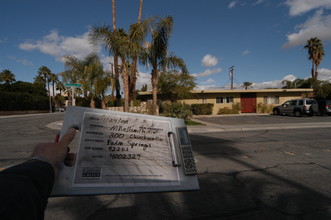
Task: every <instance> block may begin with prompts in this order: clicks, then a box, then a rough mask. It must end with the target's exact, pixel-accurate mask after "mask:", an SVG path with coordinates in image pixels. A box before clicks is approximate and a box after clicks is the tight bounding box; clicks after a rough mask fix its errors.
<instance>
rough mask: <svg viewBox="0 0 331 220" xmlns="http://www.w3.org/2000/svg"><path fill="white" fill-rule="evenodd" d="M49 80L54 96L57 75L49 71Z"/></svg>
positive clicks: (57, 80)
mask: <svg viewBox="0 0 331 220" xmlns="http://www.w3.org/2000/svg"><path fill="white" fill-rule="evenodd" d="M49 80H50V82H51V83H52V89H53V96H55V84H57V83H58V82H59V77H58V76H57V75H56V74H54V73H51V74H50V77H49Z"/></svg>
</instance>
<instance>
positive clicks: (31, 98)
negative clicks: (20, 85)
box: [0, 91, 49, 111]
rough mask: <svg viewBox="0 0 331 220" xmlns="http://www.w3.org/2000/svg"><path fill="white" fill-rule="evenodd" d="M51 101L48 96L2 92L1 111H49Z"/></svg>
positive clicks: (0, 94) (0, 92) (0, 97)
mask: <svg viewBox="0 0 331 220" xmlns="http://www.w3.org/2000/svg"><path fill="white" fill-rule="evenodd" d="M47 109H49V100H48V97H47V96H38V95H32V94H26V93H20V92H4V91H0V110H1V111H25V110H47Z"/></svg>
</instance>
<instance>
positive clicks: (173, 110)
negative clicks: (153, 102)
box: [162, 102, 192, 121]
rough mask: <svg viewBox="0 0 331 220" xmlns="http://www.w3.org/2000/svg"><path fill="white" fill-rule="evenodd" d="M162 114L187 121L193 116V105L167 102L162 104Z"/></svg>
mask: <svg viewBox="0 0 331 220" xmlns="http://www.w3.org/2000/svg"><path fill="white" fill-rule="evenodd" d="M162 107H163V108H162V109H163V112H162V115H164V116H166V117H173V118H182V119H184V120H185V121H187V120H188V119H189V118H190V117H191V116H192V111H191V107H190V106H189V105H187V104H182V103H177V102H174V103H169V104H168V103H167V104H163V105H162Z"/></svg>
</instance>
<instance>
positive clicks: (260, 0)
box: [255, 0, 264, 5]
mask: <svg viewBox="0 0 331 220" xmlns="http://www.w3.org/2000/svg"><path fill="white" fill-rule="evenodd" d="M263 2H264V0H257V1H256V2H255V5H259V4H262V3H263Z"/></svg>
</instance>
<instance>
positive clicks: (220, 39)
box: [0, 0, 331, 90]
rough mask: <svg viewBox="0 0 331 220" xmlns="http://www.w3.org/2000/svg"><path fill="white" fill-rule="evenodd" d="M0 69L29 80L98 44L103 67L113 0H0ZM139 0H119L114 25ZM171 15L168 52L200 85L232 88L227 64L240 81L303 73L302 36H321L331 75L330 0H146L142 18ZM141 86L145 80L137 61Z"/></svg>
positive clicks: (306, 70)
mask: <svg viewBox="0 0 331 220" xmlns="http://www.w3.org/2000/svg"><path fill="white" fill-rule="evenodd" d="M0 5H1V9H2V10H1V14H0V18H1V19H0V27H1V32H0V71H2V70H3V69H9V70H11V71H12V72H13V73H14V74H15V76H16V80H21V81H28V82H32V81H33V78H34V77H35V76H36V74H37V71H38V68H39V67H41V66H47V67H48V68H50V69H51V71H52V72H53V73H60V72H62V71H63V70H64V65H63V62H62V59H61V57H62V56H63V55H74V56H76V57H78V58H81V59H82V58H84V57H85V56H87V55H88V54H89V53H91V52H99V54H100V57H101V58H102V60H103V61H104V63H105V68H109V65H108V64H107V63H108V62H109V61H111V60H112V57H109V56H107V55H108V54H107V53H104V51H103V50H102V49H100V48H96V47H94V48H93V47H92V46H91V45H90V44H89V41H88V32H89V29H90V27H91V26H93V25H103V24H108V25H111V23H112V20H111V19H112V10H111V0H93V1H92V0H89V1H88V0H56V1H54V0H28V1H27V0H3V1H1V3H0ZM138 8H139V0H117V2H116V9H117V27H122V28H124V29H128V27H129V25H130V24H131V23H135V22H136V21H137V17H138ZM167 15H171V16H173V18H174V30H173V33H172V36H171V41H170V47H169V52H173V53H174V54H176V55H177V56H180V57H182V58H183V59H184V61H185V62H186V64H187V67H188V69H189V71H190V73H191V74H193V75H194V76H195V77H196V82H197V84H198V87H197V89H205V90H207V89H227V88H229V84H230V80H229V67H231V66H235V68H234V83H235V87H236V88H237V89H242V87H241V86H240V85H241V84H242V83H243V82H244V81H250V82H253V83H254V84H253V87H254V88H268V87H269V88H270V87H273V88H275V87H278V88H279V87H281V86H282V85H281V81H282V80H284V79H288V80H294V79H295V78H307V77H309V76H310V68H311V63H310V61H309V60H308V59H307V51H306V50H304V49H303V46H304V44H305V42H306V41H307V40H308V39H309V38H311V37H318V38H320V39H321V40H322V41H323V44H324V50H325V54H326V56H325V57H324V60H323V61H322V63H321V65H320V66H319V78H320V79H323V80H331V1H330V0H282V1H281V0H144V1H143V18H148V17H150V16H161V17H165V16H167ZM139 71H140V77H139V80H138V88H139V87H140V86H141V85H143V84H150V71H151V70H150V69H148V68H147V69H146V68H145V67H143V66H141V67H140V68H139Z"/></svg>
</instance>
